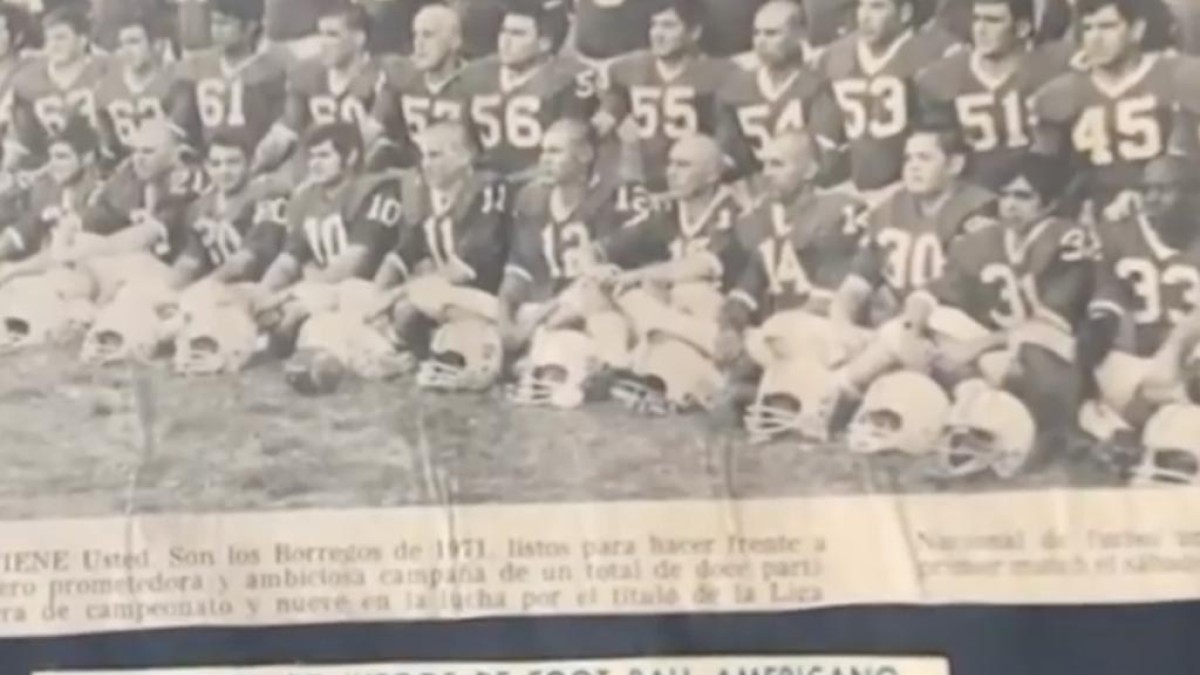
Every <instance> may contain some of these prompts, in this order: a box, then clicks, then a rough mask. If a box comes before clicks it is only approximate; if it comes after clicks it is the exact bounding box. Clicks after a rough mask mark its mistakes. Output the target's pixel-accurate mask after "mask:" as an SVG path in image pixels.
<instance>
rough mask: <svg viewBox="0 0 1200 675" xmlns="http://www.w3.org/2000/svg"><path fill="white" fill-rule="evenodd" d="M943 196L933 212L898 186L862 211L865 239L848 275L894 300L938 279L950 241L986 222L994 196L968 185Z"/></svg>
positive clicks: (959, 186) (960, 186)
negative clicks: (863, 281)
mask: <svg viewBox="0 0 1200 675" xmlns="http://www.w3.org/2000/svg"><path fill="white" fill-rule="evenodd" d="M944 199H945V201H943V202H942V203H941V204H940V205H939V206H938V208H937V210H936V212H934V213H925V212H924V209H923V208H922V206H921V205H920V204H919V203H918V200H917V199H916V198H915V197H913V195H912V194H910V193H908V192H907V191H904V190H901V191H899V192H897V193H895V194H894V195H892V196H891V197H890V198H889V199H888V200H887V201H885V202H884V203H883V204H881V205H880V206H879V207H878V208H876V209H875V210H873V211H871V212H870V213H868V214H867V215H866V225H867V234H866V238H865V239H864V242H863V248H862V249H861V250H860V251H859V253H858V255H857V256H856V258H855V261H854V264H853V272H852V274H854V275H855V276H858V277H861V278H863V279H865V280H867V281H868V282H869V283H870V284H871V286H872V287H874V288H879V287H882V288H883V290H884V291H885V292H888V293H890V295H891V297H892V298H894V299H895V300H897V301H899V300H902V299H904V298H905V297H907V296H908V294H909V293H911V292H912V291H914V290H917V289H922V288H925V287H926V286H928V285H929V284H930V283H932V282H934V281H936V280H937V279H938V278H939V277H941V276H942V272H943V270H944V269H945V267H946V252H947V250H948V249H949V248H950V246H951V245H952V244H953V242H954V240H955V239H956V238H957V237H958V236H959V235H961V234H963V233H965V232H968V231H971V230H975V229H978V228H979V227H986V226H988V225H990V224H991V220H992V218H991V216H992V214H993V212H994V210H995V197H994V195H993V194H992V193H991V192H989V191H987V190H985V189H984V188H981V187H977V186H975V185H971V184H969V183H964V184H960V185H958V186H957V187H955V188H954V189H953V191H952V192H951V193H950V194H949V195H947V196H946V197H945V198H944Z"/></svg>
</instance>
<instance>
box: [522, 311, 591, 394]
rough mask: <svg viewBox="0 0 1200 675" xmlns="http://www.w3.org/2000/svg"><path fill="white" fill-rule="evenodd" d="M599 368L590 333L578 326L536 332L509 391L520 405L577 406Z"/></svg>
mask: <svg viewBox="0 0 1200 675" xmlns="http://www.w3.org/2000/svg"><path fill="white" fill-rule="evenodd" d="M599 370H600V363H599V360H598V359H597V358H596V356H595V347H594V345H593V344H592V340H591V338H590V337H589V336H587V335H586V334H584V333H583V332H581V331H575V330H549V331H544V332H539V333H538V334H537V335H535V336H534V339H533V342H532V344H531V345H530V349H529V363H528V366H527V367H526V368H525V370H524V372H522V373H521V375H520V377H519V378H518V379H517V383H516V384H515V385H514V386H513V388H512V389H511V390H510V392H509V400H511V401H512V402H513V403H515V404H517V405H524V406H535V407H550V408H559V409H570V408H577V407H579V406H581V405H583V403H584V401H585V400H586V399H587V386H588V384H589V383H590V381H591V379H592V377H593V376H594V375H595V374H596V373H597V372H598V371H599Z"/></svg>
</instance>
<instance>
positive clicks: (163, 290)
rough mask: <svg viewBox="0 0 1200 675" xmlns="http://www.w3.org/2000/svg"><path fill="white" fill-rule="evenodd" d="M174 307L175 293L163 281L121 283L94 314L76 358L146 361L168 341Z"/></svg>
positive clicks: (105, 361) (107, 361) (176, 307)
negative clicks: (109, 300) (156, 282)
mask: <svg viewBox="0 0 1200 675" xmlns="http://www.w3.org/2000/svg"><path fill="white" fill-rule="evenodd" d="M178 311H179V297H178V295H177V294H176V293H175V292H174V291H172V290H171V289H170V288H168V287H167V286H165V285H159V284H146V285H142V284H127V285H124V286H122V287H121V289H120V290H119V291H117V295H116V297H114V298H113V299H112V302H110V303H108V304H107V305H106V306H105V307H103V308H102V309H101V310H100V312H99V314H98V315H97V316H96V321H95V323H93V324H92V327H91V329H90V330H88V333H87V336H86V337H85V338H84V340H83V348H82V350H81V353H80V358H81V359H82V360H83V362H84V363H88V364H91V365H107V364H112V363H119V362H122V361H126V360H138V361H148V360H150V359H152V358H154V356H155V355H156V354H157V352H158V350H159V348H160V347H161V346H162V345H163V343H164V342H167V341H169V337H170V336H169V334H168V326H170V325H171V323H172V322H173V321H174V320H175V317H176V314H177V312H178Z"/></svg>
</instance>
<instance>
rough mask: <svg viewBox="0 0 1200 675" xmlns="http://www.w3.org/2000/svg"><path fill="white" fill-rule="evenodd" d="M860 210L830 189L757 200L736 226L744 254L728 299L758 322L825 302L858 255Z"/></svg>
mask: <svg viewBox="0 0 1200 675" xmlns="http://www.w3.org/2000/svg"><path fill="white" fill-rule="evenodd" d="M864 208H865V205H864V204H863V203H862V202H860V201H858V200H857V199H855V198H854V197H851V196H849V195H846V194H841V193H834V192H829V193H824V192H806V193H804V194H803V195H801V196H800V197H799V198H797V199H795V200H793V201H792V202H791V203H781V202H778V201H775V200H766V201H763V202H762V203H760V204H759V205H758V206H757V207H755V208H754V210H752V211H751V212H749V213H748V214H747V215H746V216H745V217H744V219H743V220H742V223H741V224H740V225H739V227H738V230H739V236H740V238H741V240H742V242H743V247H744V248H745V249H746V250H747V251H749V252H750V254H749V255H750V258H749V261H748V262H747V265H746V270H745V272H744V273H743V274H742V277H741V279H740V280H739V281H738V284H737V288H736V289H735V290H734V291H733V292H732V293H731V294H730V299H732V300H735V301H738V302H741V303H742V304H744V305H746V307H747V308H749V309H750V310H751V311H752V312H754V313H755V314H756V315H757V316H758V318H759V319H760V320H762V319H766V318H767V317H769V316H771V315H772V314H775V313H776V312H781V311H784V310H789V309H799V308H802V307H806V306H812V305H811V304H810V303H814V302H815V303H822V302H826V301H828V300H829V299H830V298H831V297H832V295H833V293H834V292H835V291H836V290H837V288H838V286H840V285H841V283H842V279H844V278H845V276H846V274H847V273H848V272H849V271H850V265H851V263H852V262H853V261H854V257H855V255H856V254H857V253H858V249H859V245H860V242H861V239H862V235H863V229H862V211H863V209H864Z"/></svg>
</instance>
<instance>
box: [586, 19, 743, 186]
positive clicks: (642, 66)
mask: <svg viewBox="0 0 1200 675" xmlns="http://www.w3.org/2000/svg"><path fill="white" fill-rule="evenodd" d="M703 23H704V17H703V5H702V4H701V3H700V2H699V0H670V1H669V2H665V3H663V5H662V6H661V7H660V8H659V10H658V11H657V12H655V13H654V15H653V16H652V17H651V21H650V49H649V50H648V51H644V52H635V53H633V54H630V55H628V56H625V57H622V58H620V59H617V60H616V61H615V62H613V64H612V65H611V66H610V68H609V72H608V76H607V78H606V79H607V80H608V82H607V87H606V91H605V93H604V101H603V105H602V109H601V111H600V112H599V113H598V114H597V116H596V118H595V121H596V124H597V128H598V130H599V131H600V134H601V136H604V135H606V134H608V133H610V132H613V131H615V130H616V129H617V128H618V126H619V125H622V123H624V122H625V121H626V119H629V120H631V121H632V126H633V134H632V136H633V137H634V142H635V144H636V148H637V150H638V153H637V154H638V156H639V157H640V161H641V171H642V177H643V179H644V181H645V183H646V186H647V188H649V189H650V190H652V191H661V190H663V189H664V188H665V181H666V167H667V161H668V154H669V152H670V149H671V147H672V145H673V144H674V143H675V142H676V141H678V140H679V139H681V138H684V137H689V136H693V135H695V134H699V133H703V134H705V135H710V136H715V137H718V138H719V139H720V140H721V142H722V144H723V145H724V146H725V149H726V152H727V153H728V154H729V156H730V157H731V158H732V160H733V161H735V162H744V161H745V160H746V158H745V157H742V156H741V152H742V150H741V149H740V148H739V146H738V143H739V142H740V139H739V138H738V136H737V124H736V121H734V120H730V119H727V118H726V116H727V115H729V111H728V110H727V109H726V108H725V106H723V105H722V104H721V103H720V101H719V95H720V92H721V91H722V89H723V87H724V86H725V85H726V83H727V82H728V81H729V79H730V77H731V76H732V75H733V74H734V73H735V72H736V70H737V66H735V65H733V64H732V63H731V62H729V61H725V60H718V59H714V58H711V57H709V56H706V55H705V54H703V53H702V52H701V51H700V47H699V42H700V36H701V33H702V27H703Z"/></svg>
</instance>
